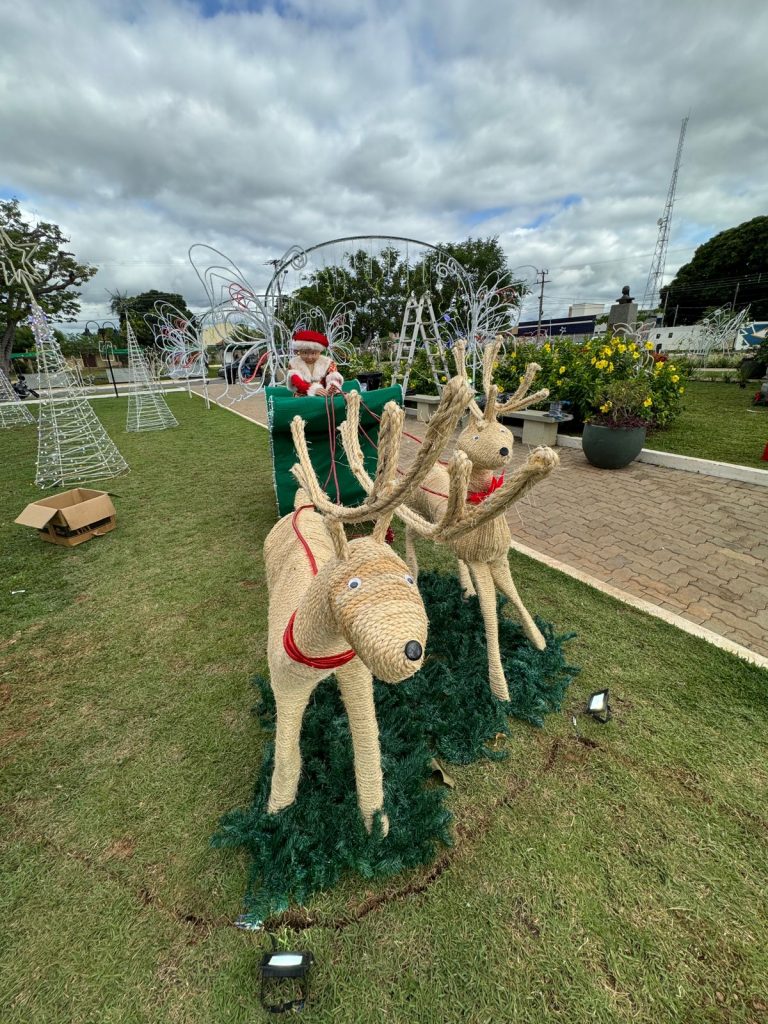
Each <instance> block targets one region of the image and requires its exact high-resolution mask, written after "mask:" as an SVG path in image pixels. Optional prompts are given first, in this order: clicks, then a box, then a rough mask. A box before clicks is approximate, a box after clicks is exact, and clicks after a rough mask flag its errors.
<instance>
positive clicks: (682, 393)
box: [677, 388, 685, 395]
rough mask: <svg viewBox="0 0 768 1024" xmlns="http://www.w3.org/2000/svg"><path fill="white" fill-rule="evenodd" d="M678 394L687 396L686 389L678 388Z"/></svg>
mask: <svg viewBox="0 0 768 1024" xmlns="http://www.w3.org/2000/svg"><path fill="white" fill-rule="evenodd" d="M677 393H678V394H679V395H684V394H685V388H678V389H677Z"/></svg>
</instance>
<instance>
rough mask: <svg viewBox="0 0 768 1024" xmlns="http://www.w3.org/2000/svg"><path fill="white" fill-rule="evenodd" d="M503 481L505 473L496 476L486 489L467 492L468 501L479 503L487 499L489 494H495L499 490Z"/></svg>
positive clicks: (474, 503)
mask: <svg viewBox="0 0 768 1024" xmlns="http://www.w3.org/2000/svg"><path fill="white" fill-rule="evenodd" d="M503 483H504V474H503V473H502V474H501V476H494V477H493V478H492V479H491V482H490V483H489V484H488V486H487V487H486V489H485V490H484V491H470V492H469V494H467V501H468V502H469V503H470V504H472V505H479V504H480V503H481V502H482V501H485V499H486V498H487V497H488V495H489V494H493V492H494V491H498V489H499V488H500V487H501V485H502V484H503Z"/></svg>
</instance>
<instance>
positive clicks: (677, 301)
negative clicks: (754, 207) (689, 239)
mask: <svg viewBox="0 0 768 1024" xmlns="http://www.w3.org/2000/svg"><path fill="white" fill-rule="evenodd" d="M661 303H662V306H666V313H665V317H664V322H665V323H667V324H671V323H677V324H694V323H696V322H697V321H698V320H701V318H702V316H703V315H704V314H705V313H706V312H707V311H708V310H712V309H717V308H719V307H722V306H729V305H732V306H733V309H734V311H735V312H738V311H739V310H740V309H744V308H745V307H746V306H749V307H750V314H751V317H752V319H753V320H768V217H754V218H753V219H752V220H748V221H745V222H744V223H743V224H739V225H738V227H735V228H729V229H728V230H727V231H721V232H720V234H719V235H715V236H714V237H713V238H710V239H709V241H708V242H705V243H704V245H701V246H699V248H698V249H697V250H696V252H695V253H694V256H693V259H692V260H691V262H690V263H686V264H685V266H683V267H680V269H679V270H678V272H677V274H676V275H675V279H674V281H672V283H671V284H669V285H666V286H665V287H664V288H662V289H661Z"/></svg>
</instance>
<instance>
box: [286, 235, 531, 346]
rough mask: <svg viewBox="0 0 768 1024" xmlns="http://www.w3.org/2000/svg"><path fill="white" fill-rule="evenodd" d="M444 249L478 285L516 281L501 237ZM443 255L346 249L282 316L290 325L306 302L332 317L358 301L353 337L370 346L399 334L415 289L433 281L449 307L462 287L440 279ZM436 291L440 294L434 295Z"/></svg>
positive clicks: (442, 304)
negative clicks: (409, 258)
mask: <svg viewBox="0 0 768 1024" xmlns="http://www.w3.org/2000/svg"><path fill="white" fill-rule="evenodd" d="M440 248H441V249H442V250H443V251H444V252H447V253H448V255H449V256H452V257H453V258H454V259H455V260H456V261H457V262H458V263H460V264H461V266H462V267H463V268H464V270H465V271H466V272H467V274H468V276H469V279H470V281H471V283H472V285H473V287H476V286H478V285H480V284H482V283H483V282H484V281H486V280H487V279H489V278H490V277H496V278H497V279H498V281H499V283H500V284H501V285H502V287H504V286H511V285H512V284H513V280H512V275H511V273H510V271H509V268H508V266H507V260H506V256H505V255H504V250H503V249H502V247H501V244H500V243H499V240H498V238H486V239H482V238H468V239H467V240H466V241H465V242H458V243H447V244H445V245H441V246H440ZM438 260H439V253H437V252H434V251H429V252H428V253H427V255H426V256H424V258H423V259H421V260H420V261H418V262H416V263H415V264H414V263H411V264H408V263H406V261H405V259H404V258H403V254H402V253H401V252H400V250H399V249H398V248H397V247H396V246H394V245H393V246H390V247H389V248H385V249H382V250H381V251H380V252H379V253H378V254H377V255H376V256H371V254H370V253H368V252H365V251H364V250H363V249H359V250H357V251H356V252H350V253H347V254H346V255H345V256H344V259H343V263H342V265H341V266H332V267H324V268H323V269H322V270H319V271H317V272H316V273H314V274H313V275H312V277H311V279H310V282H309V284H307V285H305V286H303V287H302V288H298V289H297V290H296V291H295V292H293V293H292V295H291V296H289V297H284V298H283V301H282V307H281V310H282V318H283V320H284V321H285V322H286V323H287V324H289V325H291V324H292V323H293V322H294V321H295V320H296V319H297V318H298V317H299V316H300V315H301V311H302V309H303V308H306V306H317V307H319V308H320V309H322V310H323V312H324V313H325V314H326V316H330V314H331V313H332V311H333V308H334V306H335V305H336V304H337V303H339V302H354V303H355V305H356V313H355V319H354V324H353V335H354V338H355V340H356V341H358V342H361V343H362V344H364V345H365V344H367V343H368V342H370V341H371V340H372V339H373V338H374V337H375V336H376V335H378V336H379V337H386V336H387V335H390V334H394V335H396V334H399V332H400V326H401V322H402V317H403V312H404V309H405V303H406V301H407V298H408V295H409V294H410V293H411V291H416V292H419V290H420V287H421V290H423V288H424V283H425V282H429V288H430V289H431V290H432V291H433V295H432V298H433V302H434V305H435V312H436V313H437V314H438V315H439V314H440V312H443V311H446V310H447V309H448V308H449V306H450V305H451V302H452V300H453V299H454V297H455V296H456V293H457V291H458V282H457V281H456V279H455V278H454V277H452V276H451V275H449V276H448V277H446V278H444V279H442V280H438V279H437V276H436V273H435V268H436V266H437V262H438ZM435 292H437V294H434V293H435Z"/></svg>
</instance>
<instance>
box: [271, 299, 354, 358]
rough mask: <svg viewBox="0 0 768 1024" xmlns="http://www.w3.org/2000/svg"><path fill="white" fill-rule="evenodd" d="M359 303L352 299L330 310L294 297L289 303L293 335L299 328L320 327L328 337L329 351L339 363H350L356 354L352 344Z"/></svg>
mask: <svg viewBox="0 0 768 1024" xmlns="http://www.w3.org/2000/svg"><path fill="white" fill-rule="evenodd" d="M356 312H357V304H356V303H354V302H351V301H346V302H337V303H336V305H335V306H334V307H333V309H332V310H331V312H330V313H329V314H326V313H325V312H324V311H323V310H322V309H321V308H320V307H319V306H311V305H309V304H308V303H304V302H301V301H298V300H295V299H294V300H291V301H290V305H288V306H286V319H289V317H288V315H287V314H290V331H289V333H290V335H291V337H293V335H294V334H295V333H296V331H299V330H306V329H308V330H314V331H320V332H321V333H322V334H324V335H325V336H326V338H327V339H328V354H329V355H330V356H331V358H332V359H333V361H334V362H335V363H336V365H337V366H348V365H349V364H350V363H351V362H352V360H353V358H354V354H355V347H354V345H353V344H352V328H353V326H354V323H355V314H356Z"/></svg>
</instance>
